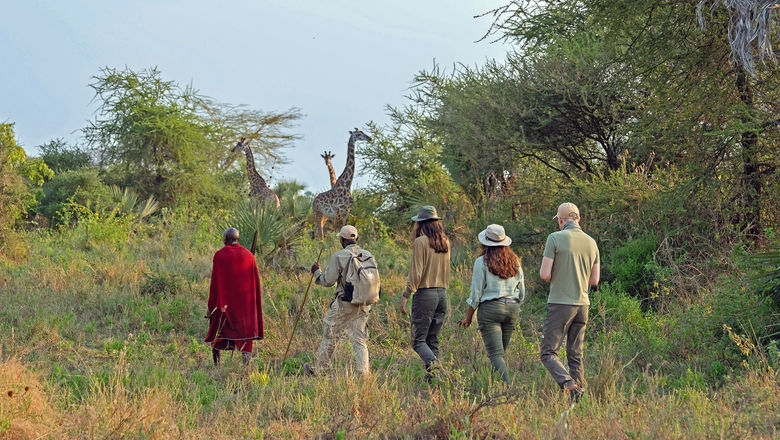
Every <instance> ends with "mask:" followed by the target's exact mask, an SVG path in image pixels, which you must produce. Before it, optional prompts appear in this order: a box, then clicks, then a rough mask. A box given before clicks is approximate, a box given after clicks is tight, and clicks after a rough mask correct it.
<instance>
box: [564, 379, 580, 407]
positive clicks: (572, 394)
mask: <svg viewBox="0 0 780 440" xmlns="http://www.w3.org/2000/svg"><path fill="white" fill-rule="evenodd" d="M563 392H564V393H568V395H569V402H570V403H577V402H579V401H580V398H581V397H582V394H583V390H582V388H581V387H580V385H579V384H578V383H577V382H576V381H575V380H573V379H572V380H569V381H566V383H564V384H563Z"/></svg>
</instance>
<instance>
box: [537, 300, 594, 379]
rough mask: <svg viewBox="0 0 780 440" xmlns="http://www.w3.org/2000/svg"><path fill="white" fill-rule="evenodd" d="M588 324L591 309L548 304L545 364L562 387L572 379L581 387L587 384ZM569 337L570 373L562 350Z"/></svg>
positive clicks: (544, 330) (544, 338)
mask: <svg viewBox="0 0 780 440" xmlns="http://www.w3.org/2000/svg"><path fill="white" fill-rule="evenodd" d="M587 323H588V306H586V305H583V306H572V305H568V304H547V317H546V318H545V320H544V327H543V329H542V350H541V351H542V364H544V366H545V367H546V368H547V370H548V371H549V372H550V374H551V375H552V377H553V379H555V381H556V382H557V383H558V385H561V386H563V384H565V383H566V382H568V381H570V380H574V381H576V382H577V383H578V384H579V385H580V386H583V385H584V383H585V374H584V370H585V367H584V365H583V362H582V352H583V348H584V345H585V326H586V325H587ZM564 337H565V338H566V361H567V363H568V364H569V371H566V368H564V367H563V364H562V363H561V360H560V358H559V357H558V350H559V349H560V348H561V345H562V344H563V338H564Z"/></svg>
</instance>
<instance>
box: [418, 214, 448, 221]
mask: <svg viewBox="0 0 780 440" xmlns="http://www.w3.org/2000/svg"><path fill="white" fill-rule="evenodd" d="M425 220H441V217H435V216H434V217H424V218H423V217H417V216H416V215H415V216H414V217H412V221H415V222H424V221H425Z"/></svg>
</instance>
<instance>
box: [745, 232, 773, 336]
mask: <svg viewBox="0 0 780 440" xmlns="http://www.w3.org/2000/svg"><path fill="white" fill-rule="evenodd" d="M750 263H751V264H752V265H753V266H754V270H756V272H757V273H756V274H755V275H754V276H753V282H754V285H755V289H756V290H757V291H758V292H762V293H765V294H767V295H769V296H770V297H771V298H772V301H773V302H774V305H775V308H776V309H777V310H780V245H778V244H773V245H771V246H768V247H767V248H766V249H765V250H763V251H762V252H759V253H757V254H756V255H754V256H752V257H751V258H750ZM778 326H780V322H778ZM778 330H780V329H778Z"/></svg>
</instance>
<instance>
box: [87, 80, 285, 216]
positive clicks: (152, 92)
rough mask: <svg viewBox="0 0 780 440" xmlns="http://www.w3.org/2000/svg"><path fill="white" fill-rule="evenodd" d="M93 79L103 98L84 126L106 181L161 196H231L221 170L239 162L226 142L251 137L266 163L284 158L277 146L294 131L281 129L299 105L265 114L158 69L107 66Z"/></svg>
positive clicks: (97, 94) (170, 198) (169, 199)
mask: <svg viewBox="0 0 780 440" xmlns="http://www.w3.org/2000/svg"><path fill="white" fill-rule="evenodd" d="M93 79H94V81H93V82H92V84H90V87H92V89H93V90H94V91H95V99H96V100H97V101H98V102H99V104H100V105H99V107H98V109H97V111H96V115H95V118H94V120H92V121H90V122H89V125H88V126H87V127H86V128H85V129H84V130H83V132H84V136H85V138H86V140H87V142H88V144H89V145H90V146H91V148H92V151H93V152H94V154H95V155H96V158H97V161H98V164H99V165H100V166H101V167H102V168H103V169H104V170H106V172H105V173H104V176H105V179H106V181H107V183H117V184H119V185H121V186H130V187H133V188H134V189H136V190H137V192H139V193H140V194H141V195H142V196H146V195H154V196H155V197H156V198H157V199H158V200H160V201H161V202H163V203H170V202H172V201H174V200H176V199H179V198H181V197H184V198H188V197H194V198H195V199H199V200H201V201H203V200H209V199H212V200H216V201H220V200H224V199H225V198H235V195H236V194H238V191H237V189H238V188H237V187H235V186H234V185H230V184H227V182H228V180H226V176H225V173H226V172H228V171H230V170H231V169H233V167H235V166H236V165H235V158H236V157H237V156H236V155H231V153H230V149H231V147H232V146H233V145H235V142H236V141H237V139H238V138H239V137H240V136H247V137H251V138H254V139H256V140H255V142H254V143H253V150H254V151H255V156H256V157H257V158H260V159H261V161H262V162H263V165H268V164H269V163H272V162H279V161H283V160H284V155H283V153H282V149H283V148H285V147H287V146H289V145H290V143H291V141H292V140H293V139H295V138H296V137H295V136H294V135H291V134H288V133H286V130H287V129H289V128H290V126H291V124H292V123H293V122H294V121H295V120H296V119H298V118H299V117H300V113H299V112H298V111H297V109H291V110H289V111H286V112H281V113H273V112H269V113H267V112H261V111H257V110H251V109H246V108H244V107H241V106H231V105H227V104H219V103H216V102H214V101H213V100H211V99H208V98H206V97H204V96H202V95H200V94H199V93H198V91H197V90H195V89H194V88H192V87H191V86H187V87H181V86H179V85H178V84H177V83H175V82H174V81H166V80H163V79H162V77H161V74H160V72H159V71H158V70H157V69H156V68H152V69H145V70H141V71H139V72H135V71H132V70H130V69H127V68H126V69H124V70H118V69H113V68H108V67H106V68H103V69H101V71H100V74H98V75H96V76H94V77H93ZM240 163H241V164H243V161H242V162H240ZM232 182H233V183H235V184H240V183H238V182H239V181H238V180H232ZM240 182H244V183H245V180H241V181H240ZM226 185H227V187H226Z"/></svg>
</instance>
